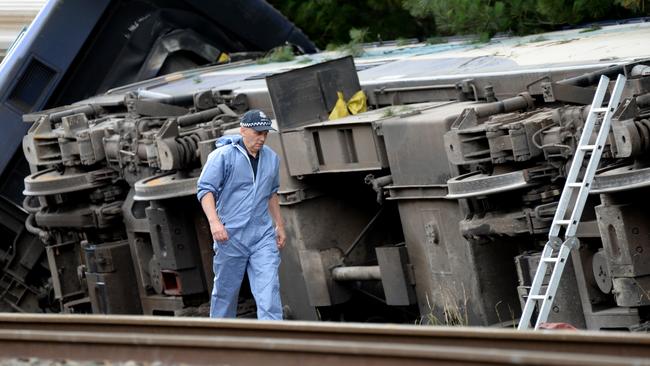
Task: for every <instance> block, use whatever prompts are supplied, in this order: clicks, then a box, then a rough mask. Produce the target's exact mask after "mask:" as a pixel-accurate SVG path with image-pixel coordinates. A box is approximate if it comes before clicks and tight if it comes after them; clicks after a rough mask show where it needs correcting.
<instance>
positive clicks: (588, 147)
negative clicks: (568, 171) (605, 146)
mask: <svg viewBox="0 0 650 366" xmlns="http://www.w3.org/2000/svg"><path fill="white" fill-rule="evenodd" d="M596 146H597V145H582V146H578V150H583V151H593V150H596Z"/></svg>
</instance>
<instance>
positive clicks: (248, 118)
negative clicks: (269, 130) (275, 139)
mask: <svg viewBox="0 0 650 366" xmlns="http://www.w3.org/2000/svg"><path fill="white" fill-rule="evenodd" d="M239 124H240V125H241V126H242V127H248V128H255V127H271V119H270V118H269V117H267V116H266V114H265V113H264V112H262V111H260V110H259V109H251V110H250V111H248V112H246V113H244V115H243V116H242V118H241V121H240V122H239Z"/></svg>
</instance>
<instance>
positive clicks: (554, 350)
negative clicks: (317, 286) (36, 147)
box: [0, 314, 650, 365]
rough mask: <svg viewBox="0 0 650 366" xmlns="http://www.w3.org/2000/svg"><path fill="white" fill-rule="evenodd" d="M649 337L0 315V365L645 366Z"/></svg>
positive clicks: (649, 356)
mask: <svg viewBox="0 0 650 366" xmlns="http://www.w3.org/2000/svg"><path fill="white" fill-rule="evenodd" d="M649 346H650V337H647V336H644V335H639V334H626V333H614V332H612V333H603V332H599V333H596V332H562V331H554V332H515V331H514V330H503V329H486V328H450V327H430V326H415V325H412V326H405V325H369V324H333V323H311V322H262V321H248V320H218V321H217V320H210V319H198V318H162V317H140V316H77V315H70V316H68V315H63V316H61V315H16V314H11V315H10V314H7V315H4V314H2V315H0V358H18V357H38V358H46V359H60V358H62V357H64V358H66V359H73V360H111V361H116V362H117V361H126V360H135V361H143V362H153V361H160V362H163V363H164V364H175V363H185V364H197V365H200V364H253V363H255V364H257V363H262V362H263V363H264V364H265V365H275V364H282V365H293V364H300V365H312V364H313V365H316V364H325V363H327V362H336V363H337V364H341V365H346V364H359V363H367V364H373V365H374V364H377V365H383V364H386V365H388V364H395V363H397V362H400V363H407V364H409V365H410V364H424V363H428V364H436V365H458V364H464V365H492V364H518V365H541V364H544V365H650V347H649Z"/></svg>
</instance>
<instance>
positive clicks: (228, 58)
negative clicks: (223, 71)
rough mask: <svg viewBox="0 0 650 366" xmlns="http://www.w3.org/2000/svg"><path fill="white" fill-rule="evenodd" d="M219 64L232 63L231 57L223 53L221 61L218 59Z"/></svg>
mask: <svg viewBox="0 0 650 366" xmlns="http://www.w3.org/2000/svg"><path fill="white" fill-rule="evenodd" d="M217 62H218V63H224V62H230V55H229V54H227V53H225V52H221V54H220V55H219V59H217Z"/></svg>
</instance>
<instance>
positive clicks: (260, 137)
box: [239, 127, 269, 154]
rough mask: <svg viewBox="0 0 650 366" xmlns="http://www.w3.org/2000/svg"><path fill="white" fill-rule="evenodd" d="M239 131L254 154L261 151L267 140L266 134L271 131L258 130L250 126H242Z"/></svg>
mask: <svg viewBox="0 0 650 366" xmlns="http://www.w3.org/2000/svg"><path fill="white" fill-rule="evenodd" d="M239 132H240V133H241V135H242V137H243V138H244V145H246V148H247V149H248V151H249V152H250V153H252V154H257V152H258V151H260V149H261V148H262V146H264V143H265V142H266V136H267V135H268V134H269V131H262V132H258V131H255V130H254V129H252V128H248V127H240V128H239Z"/></svg>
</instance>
